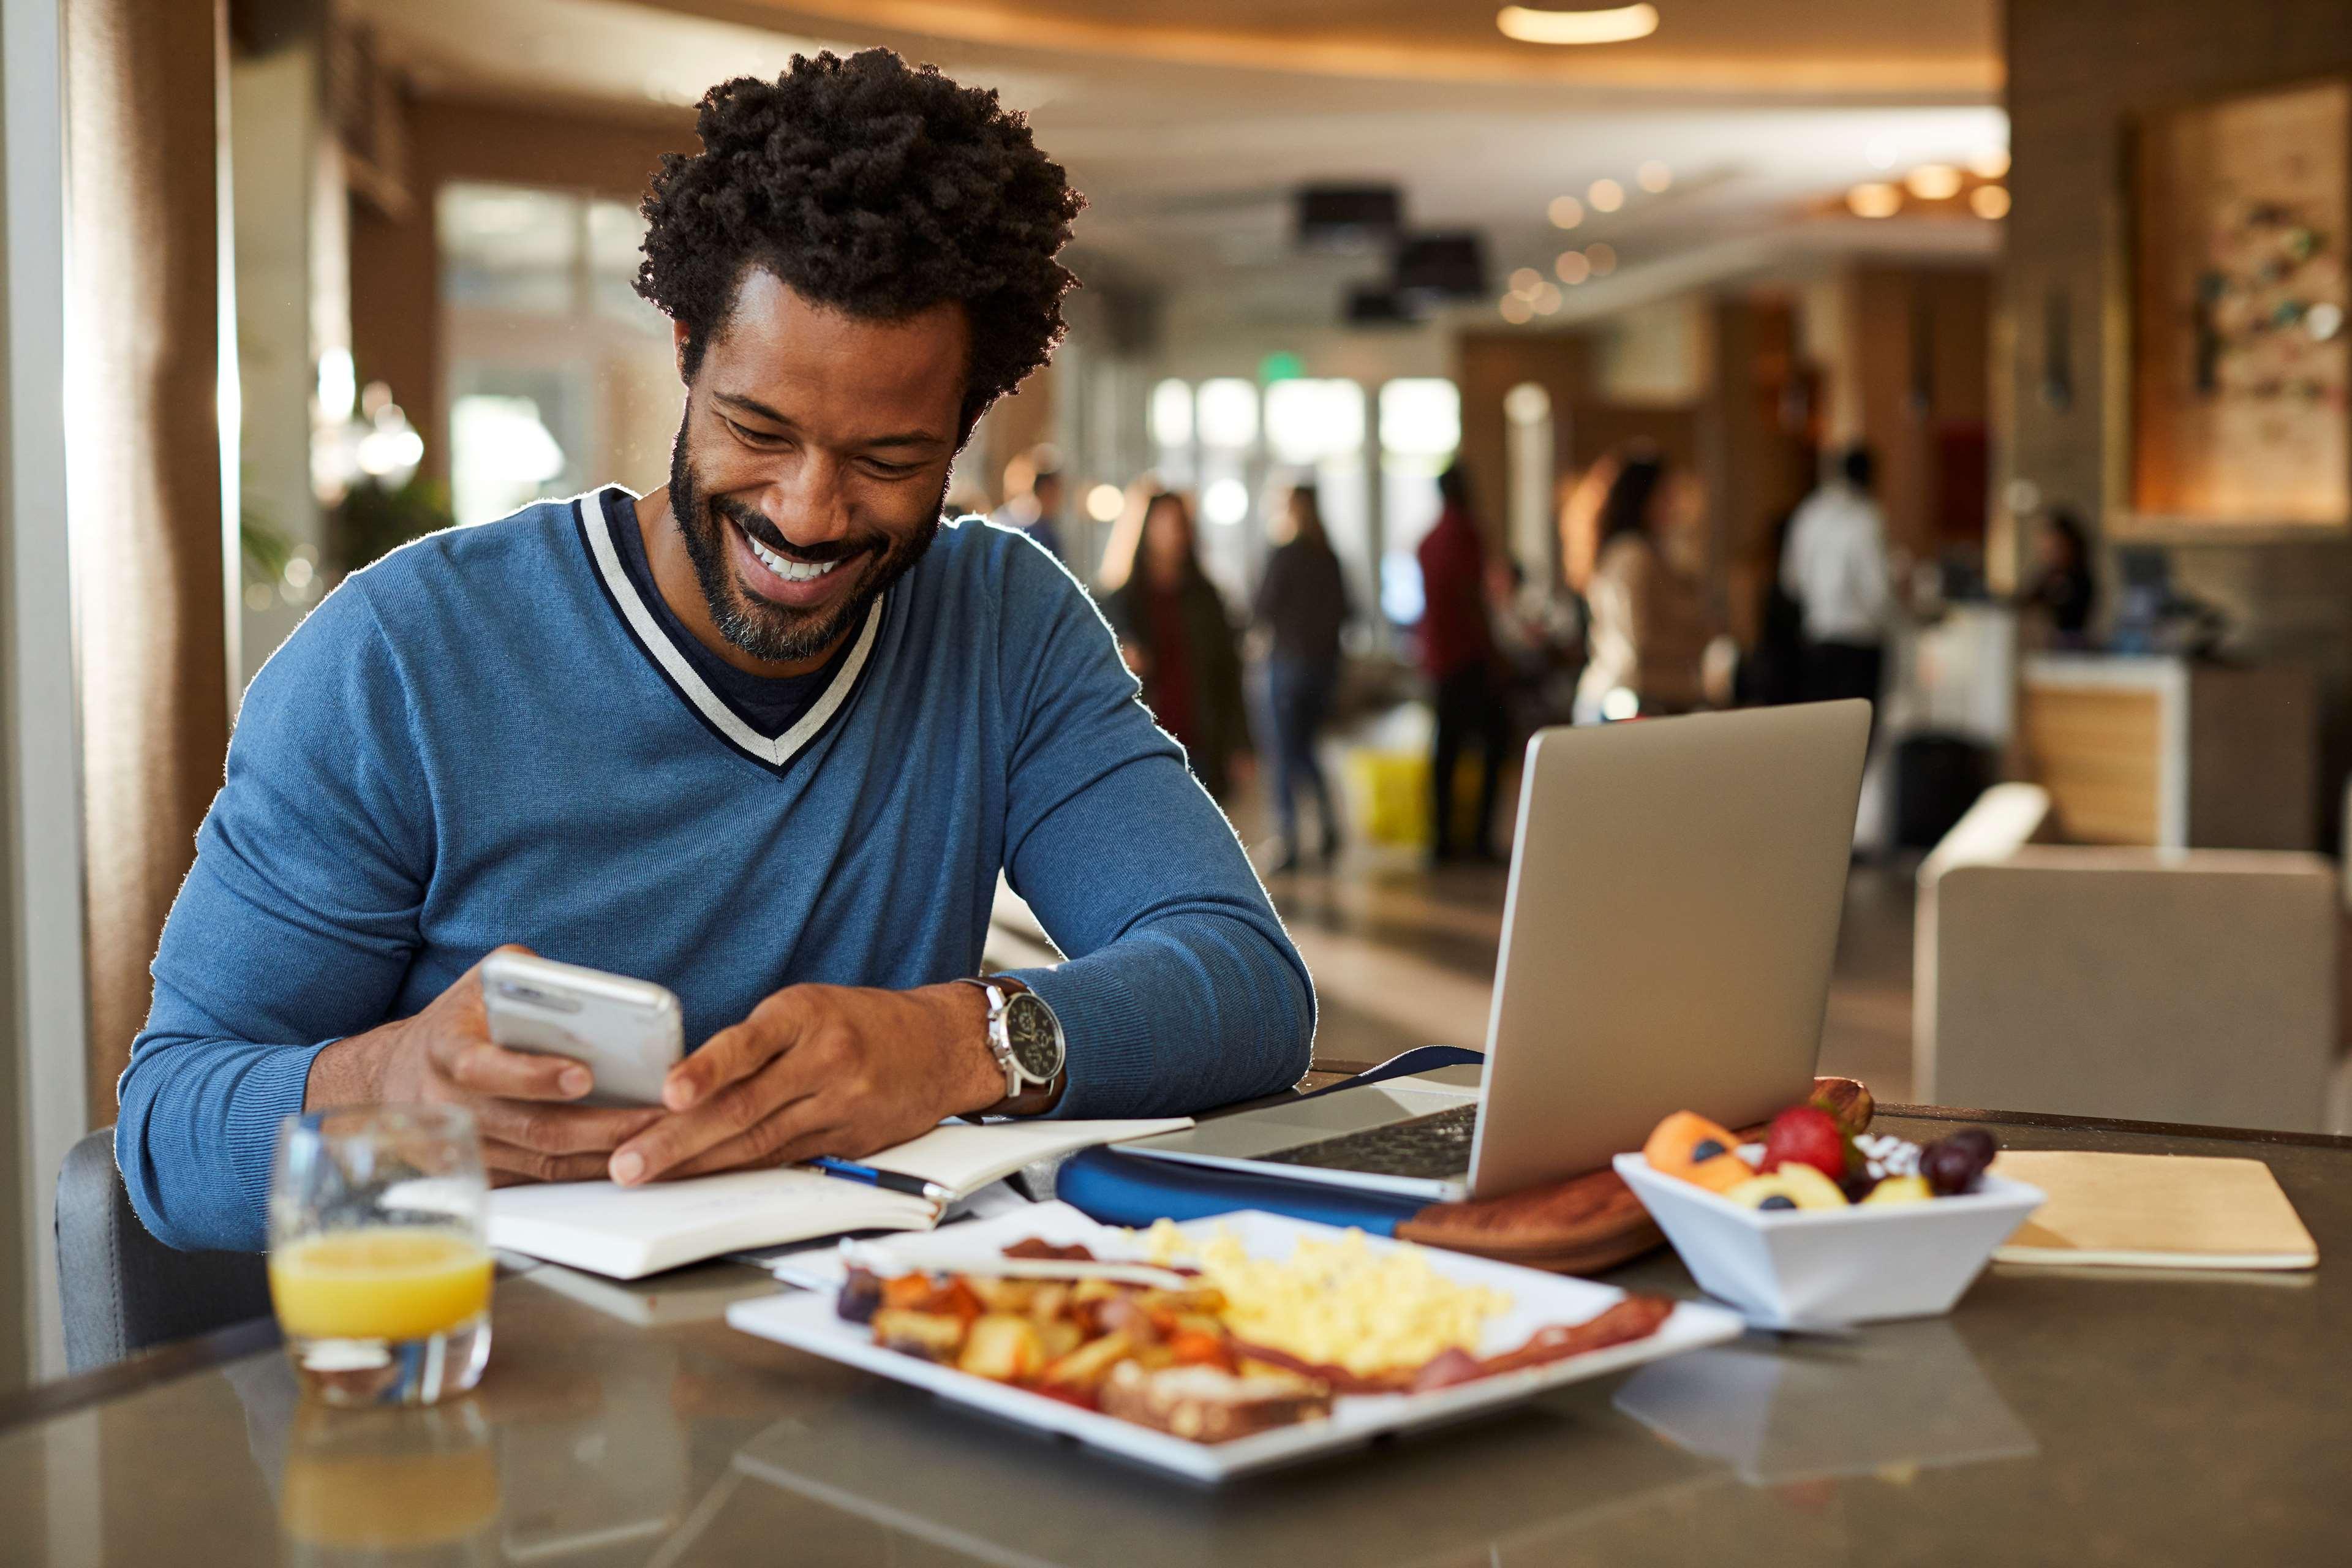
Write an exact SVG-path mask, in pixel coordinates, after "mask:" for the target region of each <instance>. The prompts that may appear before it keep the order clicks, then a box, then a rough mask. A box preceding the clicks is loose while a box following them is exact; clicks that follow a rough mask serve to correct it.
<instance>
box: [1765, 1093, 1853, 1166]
mask: <svg viewBox="0 0 2352 1568" xmlns="http://www.w3.org/2000/svg"><path fill="white" fill-rule="evenodd" d="M1784 1164H1789V1165H1811V1167H1812V1168H1813V1169H1815V1170H1816V1171H1819V1172H1820V1173H1822V1175H1824V1176H1827V1177H1828V1178H1829V1179H1830V1180H1831V1181H1832V1182H1843V1181H1844V1180H1845V1170H1846V1138H1845V1133H1844V1131H1843V1130H1841V1129H1840V1128H1839V1126H1838V1124H1837V1118H1835V1117H1833V1116H1832V1115H1831V1114H1830V1113H1829V1112H1828V1111H1826V1110H1822V1109H1821V1108H1820V1107H1819V1106H1814V1105H1792V1106H1790V1107H1789V1109H1788V1110H1784V1111H1782V1112H1780V1115H1778V1116H1776V1117H1774V1118H1772V1125H1771V1126H1769V1127H1768V1128H1766V1129H1765V1131H1764V1163H1763V1164H1762V1166H1761V1167H1760V1169H1763V1170H1767V1171H1772V1170H1778V1169H1779V1168H1780V1166H1782V1165H1784Z"/></svg>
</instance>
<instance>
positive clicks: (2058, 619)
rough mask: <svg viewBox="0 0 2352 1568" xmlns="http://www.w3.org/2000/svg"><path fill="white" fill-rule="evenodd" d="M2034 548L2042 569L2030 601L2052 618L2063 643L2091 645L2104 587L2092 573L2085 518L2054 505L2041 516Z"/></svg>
mask: <svg viewBox="0 0 2352 1568" xmlns="http://www.w3.org/2000/svg"><path fill="white" fill-rule="evenodd" d="M2035 554H2036V555H2037V557H2038V565H2039V571H2038V572H2037V573H2036V574H2035V576H2034V579H2033V586H2032V588H2031V589H2030V590H2029V591H2028V592H2027V594H2026V599H2025V602H2026V603H2027V604H2028V605H2032V607H2033V608H2035V609H2037V610H2040V611H2041V612H2042V614H2043V615H2045V616H2048V617H2049V618H2050V630H2051V633H2052V636H2053V641H2054V642H2055V643H2056V645H2057V646H2058V647H2086V646H2088V644H2089V642H2090V634H2091V616H2092V615H2093V614H2094V613H2095V611H2096V610H2097V609H2098V603H2099V599H2098V592H2099V590H2098V583H2097V581H2096V580H2095V578H2093V577H2092V575H2091V538H2090V534H2089V532H2088V531H2086V530H2085V529H2084V527H2083V520H2082V519H2081V518H2079V517H2077V516H2075V515H2074V513H2073V512H2072V511H2069V510H2066V509H2065V508H2064V507H2053V509H2052V510H2050V512H2049V514H2048V515H2047V516H2045V517H2043V518H2042V534H2041V537H2040V539H2039V540H2038V541H2036V545H2035Z"/></svg>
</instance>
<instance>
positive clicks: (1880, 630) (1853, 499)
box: [1780, 446, 1894, 722]
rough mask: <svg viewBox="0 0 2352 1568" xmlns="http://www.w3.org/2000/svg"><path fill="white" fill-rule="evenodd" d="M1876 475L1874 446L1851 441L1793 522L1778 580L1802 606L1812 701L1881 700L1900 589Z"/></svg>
mask: <svg viewBox="0 0 2352 1568" xmlns="http://www.w3.org/2000/svg"><path fill="white" fill-rule="evenodd" d="M1876 473H1877V464H1876V463H1875V461H1874V460H1873V458H1872V457H1871V454H1870V448H1869V447H1861V446H1856V447H1848V448H1847V449H1846V451H1845V454H1844V455H1843V457H1842V458H1839V459H1838V468H1837V471H1836V472H1835V473H1834V474H1832V476H1831V477H1830V479H1828V480H1827V481H1826V482H1825V483H1823V484H1822V487H1821V488H1820V489H1816V490H1815V491H1814V492H1813V493H1812V494H1811V495H1810V496H1807V497H1806V498H1805V500H1804V501H1803V503H1802V504H1801V505H1800V506H1799V507H1798V508H1797V515H1796V517H1795V519H1794V520H1793V521H1791V522H1790V524H1789V545H1788V549H1787V552H1785V553H1784V554H1783V555H1782V556H1781V558H1780V583H1781V585H1782V586H1783V587H1785V588H1787V589H1788V591H1789V593H1790V595H1791V596H1793V597H1794V598H1795V599H1796V601H1797V603H1798V604H1799V605H1801V606H1802V607H1803V610H1804V626H1805V658H1804V676H1803V681H1802V692H1803V696H1804V700H1806V701H1808V702H1827V701H1831V700H1834V699H1837V698H1841V697H1865V698H1868V699H1869V700H1871V701H1872V702H1873V703H1876V702H1877V700H1878V691H1879V686H1880V683H1881V682H1882V680H1883V679H1885V666H1886V623H1887V618H1888V616H1889V615H1890V614H1891V613H1892V610H1893V605H1894V595H1893V592H1892V588H1891V585H1890V583H1889V580H1888V576H1887V572H1888V568H1887V563H1886V514H1885V512H1883V511H1881V510H1879V506H1878V502H1877V500H1876V499H1875V498H1874V497H1873V496H1872V494H1871V485H1872V482H1873V480H1874V478H1875V476H1876ZM1874 722H1875V720H1874Z"/></svg>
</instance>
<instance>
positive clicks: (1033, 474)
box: [989, 447, 1069, 563]
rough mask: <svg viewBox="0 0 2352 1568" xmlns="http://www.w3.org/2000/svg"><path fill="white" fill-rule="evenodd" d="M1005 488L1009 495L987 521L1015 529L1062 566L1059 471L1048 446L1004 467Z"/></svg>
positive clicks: (1060, 485) (1063, 556) (1065, 557)
mask: <svg viewBox="0 0 2352 1568" xmlns="http://www.w3.org/2000/svg"><path fill="white" fill-rule="evenodd" d="M1005 478H1006V479H1007V480H1008V481H1015V480H1018V481H1021V482H1008V483H1007V484H1006V486H1005V488H1006V489H1007V490H1009V491H1011V492H1012V493H1011V494H1010V495H1008V496H1007V497H1006V499H1005V502H1004V504H1003V506H1001V507H998V508H997V509H996V510H995V512H994V514H993V515H992V516H991V517H990V518H989V521H991V522H993V523H995V524H996V525H997V526H998V527H1000V528H1011V529H1016V530H1018V531H1021V532H1023V533H1025V534H1027V535H1028V536H1029V538H1030V540H1031V542H1034V544H1035V545H1036V546H1037V547H1038V548H1039V549H1041V550H1043V551H1044V552H1045V553H1046V554H1048V555H1050V556H1052V557H1053V558H1054V559H1055V560H1056V561H1060V562H1064V563H1066V562H1067V561H1068V560H1069V557H1068V556H1066V555H1065V554H1063V553H1062V522H1061V518H1062V470H1061V468H1060V467H1059V465H1058V463H1057V462H1056V460H1055V454H1054V451H1053V449H1052V448H1051V447H1039V448H1038V449H1037V450H1036V451H1034V452H1033V453H1031V454H1030V455H1029V456H1028V457H1026V458H1019V459H1017V460H1015V461H1014V462H1012V463H1008V464H1006V465H1005Z"/></svg>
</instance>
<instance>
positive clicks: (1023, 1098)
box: [974, 974, 1070, 1116]
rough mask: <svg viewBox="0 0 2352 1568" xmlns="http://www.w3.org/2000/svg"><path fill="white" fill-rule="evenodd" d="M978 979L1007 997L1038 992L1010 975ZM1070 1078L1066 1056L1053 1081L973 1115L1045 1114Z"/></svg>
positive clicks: (1032, 1086) (1057, 1101)
mask: <svg viewBox="0 0 2352 1568" xmlns="http://www.w3.org/2000/svg"><path fill="white" fill-rule="evenodd" d="M977 979H978V982H979V984H982V985H993V986H995V987H996V988H997V989H998V990H1000V991H1002V992H1003V993H1004V994H1006V995H1008V996H1011V995H1028V996H1034V995H1035V994H1036V993H1035V992H1034V991H1033V990H1031V989H1030V988H1029V987H1028V986H1026V985H1024V984H1022V983H1021V982H1020V981H1018V980H1015V979H1013V976H1011V975H1009V974H982V975H980V976H978V977H977ZM1063 1048H1064V1050H1065V1052H1066V1051H1067V1049H1068V1042H1066V1041H1065V1042H1064V1047H1063ZM993 1054H994V1047H991V1055H993ZM1069 1078H1070V1066H1069V1060H1068V1058H1067V1056H1065V1057H1064V1059H1063V1062H1062V1070H1061V1071H1059V1072H1057V1073H1055V1075H1054V1077H1053V1079H1052V1080H1051V1081H1050V1082H1047V1083H1042V1084H1035V1083H1033V1084H1026V1085H1024V1086H1023V1088H1022V1090H1021V1092H1020V1093H1019V1094H1015V1095H1011V1096H1008V1097H1006V1098H1004V1099H1003V1100H998V1101H997V1102H996V1103H995V1104H994V1105H991V1106H987V1107H985V1108H983V1109H982V1110H979V1111H977V1112H975V1113H974V1114H976V1115H980V1116H1043V1115H1044V1114H1045V1112H1047V1111H1049V1110H1053V1109H1054V1107H1055V1106H1056V1105H1058V1104H1060V1103H1061V1100H1062V1089H1063V1086H1064V1085H1066V1083H1068V1081H1069Z"/></svg>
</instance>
